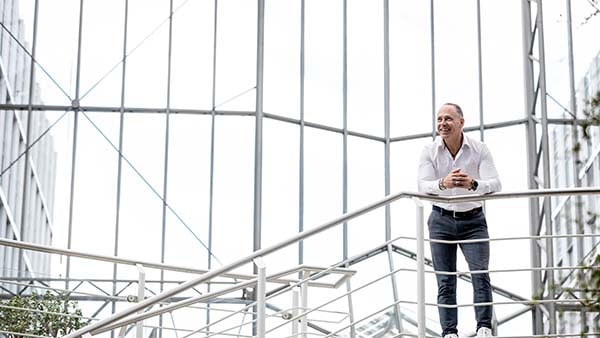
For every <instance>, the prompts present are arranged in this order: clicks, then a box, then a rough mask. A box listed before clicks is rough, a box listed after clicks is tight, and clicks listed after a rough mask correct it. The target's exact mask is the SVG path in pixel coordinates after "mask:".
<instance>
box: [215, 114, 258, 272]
mask: <svg viewBox="0 0 600 338" xmlns="http://www.w3.org/2000/svg"><path fill="white" fill-rule="evenodd" d="M215 124H216V125H215V176H214V201H213V208H214V209H213V236H214V237H213V243H214V245H213V247H214V253H215V255H216V256H217V258H218V259H219V260H220V261H221V263H223V264H226V263H228V262H232V261H234V260H236V259H239V258H240V257H244V256H246V255H249V254H250V253H251V252H252V251H253V235H252V234H253V226H254V221H253V219H254V218H253V217H254V204H253V201H254V119H253V118H244V117H221V118H218V119H217V120H216V122H215ZM232 140H235V141H232ZM232 234H235V235H234V236H232ZM219 265H220V264H218V263H217V262H215V266H219ZM244 271H245V272H246V273H251V272H252V267H251V266H246V267H244Z"/></svg>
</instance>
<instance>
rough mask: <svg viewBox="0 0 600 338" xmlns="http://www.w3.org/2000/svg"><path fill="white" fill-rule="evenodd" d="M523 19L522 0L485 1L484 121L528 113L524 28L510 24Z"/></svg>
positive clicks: (482, 31)
mask: <svg viewBox="0 0 600 338" xmlns="http://www.w3.org/2000/svg"><path fill="white" fill-rule="evenodd" d="M546 3H548V2H545V3H544V5H546ZM521 20H522V19H521V3H519V2H506V1H481V48H482V51H481V53H482V55H481V62H482V81H483V113H484V117H483V119H484V123H494V122H500V121H507V120H514V119H521V118H523V117H525V115H526V113H525V112H524V109H525V101H524V96H523V95H524V92H525V89H524V88H523V76H524V75H523V47H522V42H521V41H522V40H523V29H522V27H521V25H520V24H515V25H506V22H521ZM500 27H501V29H500ZM473 67H475V64H473ZM477 121H478V120H477Z"/></svg>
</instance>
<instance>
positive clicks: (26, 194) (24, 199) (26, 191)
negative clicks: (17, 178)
mask: <svg viewBox="0 0 600 338" xmlns="http://www.w3.org/2000/svg"><path fill="white" fill-rule="evenodd" d="M38 9H39V2H38V0H35V4H34V11H33V37H32V47H31V63H30V68H29V69H30V72H29V97H28V98H27V99H28V109H27V131H26V134H25V140H26V141H25V164H24V167H25V168H24V170H23V196H22V202H21V224H20V229H19V231H20V235H21V238H22V239H23V238H24V236H25V230H26V229H27V215H28V214H29V213H28V212H27V208H28V207H29V203H28V202H29V198H30V197H31V194H29V184H30V179H31V175H30V168H29V159H30V154H29V144H30V143H31V129H32V121H31V118H32V113H31V111H32V108H31V105H32V104H33V90H34V87H35V86H34V83H35V61H34V60H35V52H36V49H37V48H36V47H37V26H38ZM15 114H16V112H15ZM24 254H25V253H24V252H23V251H19V262H18V269H19V275H21V274H22V273H21V268H24V267H23V258H22V256H23V255H24ZM23 271H24V270H23ZM30 273H33V271H30ZM23 275H24V273H23Z"/></svg>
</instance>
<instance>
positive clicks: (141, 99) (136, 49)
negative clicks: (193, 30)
mask: <svg viewBox="0 0 600 338" xmlns="http://www.w3.org/2000/svg"><path fill="white" fill-rule="evenodd" d="M128 15H129V19H128V20H129V21H128V23H127V54H128V57H127V73H126V79H125V105H126V106H128V107H145V108H148V107H165V106H166V102H167V101H166V98H167V66H168V64H167V62H168V59H167V56H168V54H167V53H168V46H169V45H168V43H169V21H168V20H167V19H168V17H169V3H168V2H166V1H161V0H152V1H145V0H144V1H140V0H131V1H129V13H128Z"/></svg>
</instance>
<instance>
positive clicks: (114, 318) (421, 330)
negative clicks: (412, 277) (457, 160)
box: [65, 187, 600, 338]
mask: <svg viewBox="0 0 600 338" xmlns="http://www.w3.org/2000/svg"><path fill="white" fill-rule="evenodd" d="M590 194H600V188H597V187H584V188H570V189H543V190H525V191H516V192H502V193H495V194H488V195H463V196H450V197H442V196H434V195H427V194H421V193H414V192H400V193H397V194H394V195H390V196H388V197H386V198H384V199H381V200H379V201H377V202H375V203H372V204H370V205H367V206H365V207H362V208H360V209H357V210H355V211H352V212H348V213H346V214H344V215H342V216H341V217H338V218H336V219H334V220H331V221H329V222H326V223H324V224H322V225H320V226H318V227H315V228H312V229H310V230H306V231H304V232H302V233H299V234H297V235H295V236H292V237H290V238H288V239H287V240H284V241H282V242H280V243H277V244H275V245H272V246H269V247H266V248H263V249H260V250H257V251H255V252H253V253H252V254H250V255H248V256H246V257H244V258H241V259H239V260H237V261H234V262H232V263H229V264H227V265H224V266H222V267H220V268H216V269H213V270H211V271H208V272H206V273H204V274H203V275H201V276H199V277H197V278H194V279H191V280H189V281H187V282H185V283H183V284H181V285H178V286H176V287H174V288H172V289H170V290H166V291H164V292H162V293H160V294H158V295H156V296H153V297H151V298H148V299H146V300H143V301H141V302H139V303H136V304H134V305H132V306H131V307H129V308H128V309H125V310H123V311H121V312H117V313H115V314H113V315H111V316H110V317H107V318H104V319H102V320H99V321H98V322H96V323H93V324H90V325H88V326H86V327H84V328H82V329H79V330H77V331H75V332H73V333H71V334H69V335H67V336H65V338H75V337H80V336H83V335H87V334H92V335H94V334H98V333H100V332H104V331H106V330H107V329H112V328H116V327H118V326H123V325H126V323H131V322H135V321H138V320H140V319H141V318H142V316H144V317H145V316H148V314H150V313H145V314H142V315H136V313H137V312H138V311H141V310H144V309H146V308H148V307H150V306H153V305H155V304H158V303H160V302H162V301H165V300H167V299H169V298H171V297H173V296H175V295H177V294H179V293H181V292H183V291H186V290H188V289H190V288H192V287H194V286H196V285H198V284H200V283H204V282H207V281H210V280H211V279H213V278H216V277H219V276H223V275H224V274H227V273H230V272H231V271H232V270H234V269H236V268H238V267H240V266H242V265H245V264H248V263H251V262H253V261H255V260H257V259H258V260H259V261H260V259H261V257H264V256H266V255H268V254H271V253H273V252H276V251H278V250H280V249H282V248H285V247H287V246H289V245H292V244H294V243H297V242H299V241H301V240H304V239H307V238H309V237H312V236H314V235H316V234H318V233H321V232H323V231H325V230H328V229H330V228H332V227H335V226H337V225H339V224H342V223H344V222H347V221H349V220H351V219H353V218H356V217H358V216H360V215H363V214H365V213H368V212H370V211H373V210H375V209H377V208H380V207H382V206H384V205H387V204H390V203H392V202H394V201H396V200H399V199H403V198H409V199H412V200H413V201H414V202H415V204H416V206H417V237H416V243H417V258H416V261H417V269H416V273H417V299H418V301H417V302H416V305H417V323H418V324H417V327H418V333H417V335H416V336H418V337H426V329H425V325H424V323H425V306H426V305H430V306H441V305H438V304H427V303H426V302H425V297H424V296H425V290H424V284H425V268H424V266H425V264H424V263H425V261H424V243H425V241H426V240H425V237H424V225H423V224H424V216H423V205H422V203H421V201H429V202H444V203H458V202H468V201H483V200H498V199H509V198H536V197H550V196H563V195H565V196H577V195H590ZM537 237H539V238H545V236H537ZM525 238H527V239H531V237H525ZM540 269H552V268H540ZM457 274H458V273H457ZM261 279H262V283H264V282H265V280H264V276H263V277H261ZM251 282H254V283H255V281H254V280H252V281H246V282H245V283H243V284H251ZM258 285H259V287H258V288H259V290H264V289H261V288H263V287H264V284H263V286H262V287H261V286H260V285H261V283H259V284H258ZM237 286H239V285H237ZM215 294H216V293H215ZM211 296H212V297H214V296H215V295H214V294H213V295H210V294H207V295H203V296H200V297H211ZM196 300H197V299H196ZM536 302H537V303H543V302H544V300H538V301H536ZM188 303H191V302H188ZM395 303H402V301H399V302H395ZM408 303H410V302H408ZM524 303H531V302H524ZM394 305H395V304H392V305H390V306H394ZM473 305H475V304H465V305H451V306H447V307H461V306H473ZM263 309H264V308H263ZM163 310H164V308H163ZM159 312H160V311H156V310H155V311H151V313H152V314H154V315H156V314H158V313H159ZM161 313H162V312H161ZM260 313H261V314H263V312H260ZM303 315H304V314H303ZM128 317H129V318H128ZM124 319H126V320H124ZM261 321H264V316H262V318H258V319H257V322H259V323H260V322H261ZM263 323H264V322H263ZM353 324H355V323H351V325H353ZM258 327H259V328H260V330H259V331H258V332H257V336H258V337H264V331H262V330H263V329H264V324H260V325H258ZM334 334H335V333H330V334H329V335H328V336H333V335H334ZM402 335H408V336H410V335H411V334H409V333H403V334H402ZM555 336H559V335H555ZM563 336H564V335H563Z"/></svg>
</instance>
